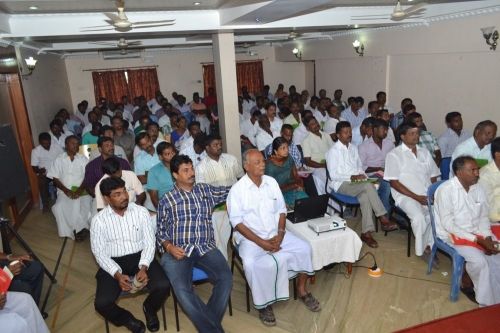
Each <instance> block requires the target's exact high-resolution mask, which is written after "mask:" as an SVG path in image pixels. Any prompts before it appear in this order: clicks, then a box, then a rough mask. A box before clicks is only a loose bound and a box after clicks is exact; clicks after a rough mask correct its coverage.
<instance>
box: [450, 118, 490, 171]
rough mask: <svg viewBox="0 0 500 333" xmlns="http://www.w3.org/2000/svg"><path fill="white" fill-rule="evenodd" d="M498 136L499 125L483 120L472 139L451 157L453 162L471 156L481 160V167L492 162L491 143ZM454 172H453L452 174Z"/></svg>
mask: <svg viewBox="0 0 500 333" xmlns="http://www.w3.org/2000/svg"><path fill="white" fill-rule="evenodd" d="M496 135H497V125H496V124H495V123H494V122H493V121H491V120H483V121H481V122H480V123H478V124H477V125H476V127H475V128H474V134H473V136H472V137H471V138H469V139H467V140H465V141H464V142H462V143H461V144H459V145H458V146H457V147H456V148H455V150H454V151H453V154H452V155H451V162H452V163H453V160H455V159H456V158H457V157H458V156H462V155H470V156H472V157H473V158H475V159H476V160H479V161H478V162H479V167H482V166H484V165H485V164H486V163H488V162H491V160H492V159H493V158H492V156H491V141H493V139H494V138H495V137H496ZM452 171H453V170H451V172H452Z"/></svg>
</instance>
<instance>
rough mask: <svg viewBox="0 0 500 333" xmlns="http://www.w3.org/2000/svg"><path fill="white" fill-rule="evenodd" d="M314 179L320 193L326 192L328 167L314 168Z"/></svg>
mask: <svg viewBox="0 0 500 333" xmlns="http://www.w3.org/2000/svg"><path fill="white" fill-rule="evenodd" d="M312 176H313V180H314V185H315V186H316V191H317V192H318V195H322V194H326V192H325V185H326V169H325V168H315V169H313V173H312Z"/></svg>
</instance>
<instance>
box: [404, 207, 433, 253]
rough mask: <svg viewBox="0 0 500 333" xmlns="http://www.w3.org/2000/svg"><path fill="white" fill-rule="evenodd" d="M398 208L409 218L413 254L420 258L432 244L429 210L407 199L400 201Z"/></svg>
mask: <svg viewBox="0 0 500 333" xmlns="http://www.w3.org/2000/svg"><path fill="white" fill-rule="evenodd" d="M398 207H399V208H401V209H402V210H403V211H404V212H405V213H406V215H408V217H409V218H410V222H411V229H412V230H413V235H414V236H415V254H416V255H417V256H421V255H422V254H423V253H424V250H425V248H426V247H427V246H430V247H432V244H434V238H433V237H432V228H431V217H430V215H429V209H428V208H427V206H422V205H421V204H420V203H418V202H417V201H416V200H413V199H411V198H409V197H406V198H404V200H401V202H400V203H398Z"/></svg>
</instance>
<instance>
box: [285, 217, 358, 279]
mask: <svg viewBox="0 0 500 333" xmlns="http://www.w3.org/2000/svg"><path fill="white" fill-rule="evenodd" d="M286 229H287V230H288V231H290V232H292V233H293V234H294V235H295V236H297V237H299V238H301V239H303V240H305V241H306V242H308V243H309V245H310V246H311V249H312V266H313V269H314V270H315V271H318V270H320V269H322V268H323V267H324V266H327V265H329V264H333V263H340V262H347V263H354V262H355V261H356V260H358V258H359V252H360V251H361V246H362V245H363V244H362V242H361V239H360V238H359V236H358V234H357V233H355V232H354V231H353V230H352V229H351V228H349V227H346V229H345V230H342V229H341V230H335V231H329V232H323V233H321V234H319V235H318V234H316V233H315V232H314V231H312V230H311V229H310V228H309V227H308V226H307V222H302V223H295V224H294V223H292V222H290V221H289V220H287V221H286ZM349 266H351V265H349ZM348 269H349V268H348ZM349 270H350V269H349Z"/></svg>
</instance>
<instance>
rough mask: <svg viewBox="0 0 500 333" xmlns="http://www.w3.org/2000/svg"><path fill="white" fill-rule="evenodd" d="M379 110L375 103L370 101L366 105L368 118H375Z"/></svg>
mask: <svg viewBox="0 0 500 333" xmlns="http://www.w3.org/2000/svg"><path fill="white" fill-rule="evenodd" d="M379 110H380V105H378V103H377V101H371V102H369V103H368V117H372V118H377V114H378V111H379Z"/></svg>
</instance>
